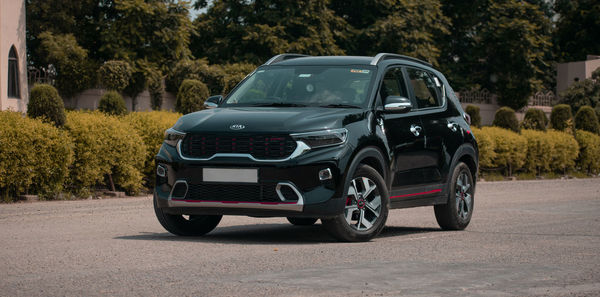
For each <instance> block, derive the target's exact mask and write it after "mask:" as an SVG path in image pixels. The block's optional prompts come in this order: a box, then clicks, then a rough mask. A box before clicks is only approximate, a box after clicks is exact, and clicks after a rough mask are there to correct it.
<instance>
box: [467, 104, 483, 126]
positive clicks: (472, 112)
mask: <svg viewBox="0 0 600 297" xmlns="http://www.w3.org/2000/svg"><path fill="white" fill-rule="evenodd" d="M465 112H466V113H467V114H468V115H469V116H470V117H471V126H475V127H481V114H479V106H475V105H467V107H466V108H465Z"/></svg>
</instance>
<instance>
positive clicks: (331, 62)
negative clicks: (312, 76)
mask: <svg viewBox="0 0 600 297" xmlns="http://www.w3.org/2000/svg"><path fill="white" fill-rule="evenodd" d="M372 60H373V57H360V56H316V57H313V56H306V57H298V58H293V59H288V60H283V61H279V62H275V63H273V64H271V65H282V66H309V65H310V66H315V65H323V66H345V65H370V63H371V61H372Z"/></svg>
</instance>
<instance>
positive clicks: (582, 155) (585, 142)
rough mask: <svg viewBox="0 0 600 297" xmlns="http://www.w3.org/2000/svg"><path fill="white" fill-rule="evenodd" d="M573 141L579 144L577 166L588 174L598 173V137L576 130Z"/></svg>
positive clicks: (599, 171) (599, 139)
mask: <svg viewBox="0 0 600 297" xmlns="http://www.w3.org/2000/svg"><path fill="white" fill-rule="evenodd" d="M575 139H576V140H577V143H578V144H579V157H578V158H577V166H578V167H579V168H580V169H581V170H582V171H584V172H587V173H588V174H598V173H600V136H598V135H596V134H593V133H591V132H587V131H583V130H577V131H576V133H575Z"/></svg>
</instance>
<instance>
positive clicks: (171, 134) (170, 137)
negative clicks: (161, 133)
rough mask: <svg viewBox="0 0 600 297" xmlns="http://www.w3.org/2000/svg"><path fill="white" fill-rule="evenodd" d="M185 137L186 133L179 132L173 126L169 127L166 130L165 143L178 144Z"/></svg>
mask: <svg viewBox="0 0 600 297" xmlns="http://www.w3.org/2000/svg"><path fill="white" fill-rule="evenodd" d="M184 137H185V133H183V132H179V131H177V130H175V129H173V128H169V129H167V131H165V143H166V144H168V145H170V146H173V147H174V146H176V145H177V142H178V141H179V140H181V139H183V138H184Z"/></svg>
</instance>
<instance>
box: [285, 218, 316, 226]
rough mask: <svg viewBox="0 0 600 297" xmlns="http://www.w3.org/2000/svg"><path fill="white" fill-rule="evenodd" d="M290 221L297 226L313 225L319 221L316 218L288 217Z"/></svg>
mask: <svg viewBox="0 0 600 297" xmlns="http://www.w3.org/2000/svg"><path fill="white" fill-rule="evenodd" d="M287 220H288V222H290V223H291V224H292V225H295V226H312V225H314V223H316V222H317V220H318V219H315V218H293V217H288V218H287Z"/></svg>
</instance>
